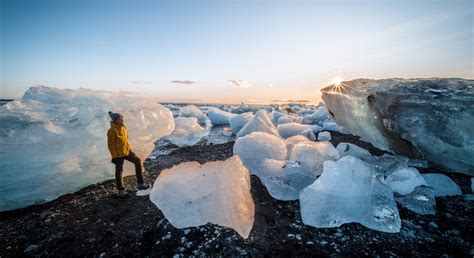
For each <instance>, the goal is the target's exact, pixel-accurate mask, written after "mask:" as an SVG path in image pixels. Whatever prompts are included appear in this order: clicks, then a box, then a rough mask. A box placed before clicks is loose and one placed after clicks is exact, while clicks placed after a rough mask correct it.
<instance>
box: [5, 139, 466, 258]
mask: <svg viewBox="0 0 474 258" xmlns="http://www.w3.org/2000/svg"><path fill="white" fill-rule="evenodd" d="M332 135H333V139H332V140H331V142H332V143H333V144H334V145H337V144H338V143H339V142H351V143H355V144H357V145H359V146H361V147H363V148H365V149H367V150H369V151H370V152H371V153H372V154H374V155H381V154H383V152H382V151H380V150H378V149H376V148H374V147H373V146H372V145H370V144H368V143H365V142H362V141H359V140H358V139H357V138H356V137H354V136H349V135H343V134H337V133H333V134H332ZM232 147H233V142H230V143H225V144H218V145H197V146H192V147H186V148H181V149H178V150H175V151H173V152H172V153H171V154H169V155H166V156H158V157H157V158H156V159H153V160H147V161H146V162H145V167H146V169H147V171H148V172H149V173H148V175H147V176H148V178H149V180H150V182H153V181H154V179H155V178H156V177H157V176H158V175H159V173H160V171H161V170H163V169H165V168H169V167H172V166H174V165H177V164H179V163H181V162H185V161H198V162H200V163H205V162H208V161H215V160H225V159H227V158H229V157H231V156H232ZM420 172H422V173H428V172H435V173H438V172H440V171H436V170H434V169H432V168H426V169H421V170H420ZM445 174H448V175H449V176H450V177H451V179H453V180H454V181H455V182H456V183H457V184H459V186H460V187H461V189H462V191H463V194H469V193H471V188H470V184H471V182H470V177H469V176H466V175H462V174H457V173H445ZM125 182H126V186H127V187H128V189H134V187H135V180H134V177H127V178H126V179H125ZM251 183H252V190H251V193H252V196H253V199H254V202H255V223H254V227H253V229H252V231H251V233H250V236H249V238H248V239H245V240H244V239H242V238H241V237H240V236H239V235H238V234H237V233H236V232H234V231H233V230H231V229H228V228H223V227H220V226H217V225H212V224H207V225H204V226H201V227H196V228H189V229H181V230H180V229H176V228H174V227H173V226H171V225H170V224H169V222H168V221H167V220H166V218H164V216H163V214H162V213H161V211H160V210H159V209H158V208H157V207H156V206H155V205H153V204H152V203H151V202H150V200H149V199H148V197H137V196H135V194H134V193H135V192H134V191H132V194H131V196H130V197H129V198H127V199H119V198H117V197H116V196H115V186H114V182H113V180H108V181H106V182H103V183H100V184H96V185H91V186H88V187H85V188H83V189H81V190H79V191H78V192H75V193H72V194H67V195H64V196H62V197H60V198H58V199H56V200H54V201H52V202H48V203H44V204H39V205H34V206H30V207H27V208H23V209H18V210H13V211H7V212H2V213H0V237H1V239H2V240H3V241H0V250H2V251H1V253H0V257H18V256H40V257H47V256H61V257H63V256H94V257H110V256H126V257H129V256H141V257H142V256H158V255H160V256H161V255H164V256H175V255H182V256H189V255H203V254H204V255H222V256H245V255H248V256H263V255H272V256H273V255H274V256H450V257H472V256H473V255H474V245H473V235H474V234H473V232H474V230H473V218H474V216H473V211H472V201H470V200H467V199H466V198H464V196H463V195H461V196H451V197H441V198H436V202H437V207H436V208H437V213H436V215H417V214H414V213H412V212H410V211H409V210H407V209H404V208H402V207H400V206H399V211H400V215H401V218H402V230H401V232H400V233H397V234H390V233H383V232H378V231H374V230H370V229H367V228H365V227H363V226H361V225H359V224H356V223H351V224H345V225H343V226H341V227H339V228H328V229H317V228H313V227H310V226H307V225H304V224H303V223H302V222H301V216H300V209H299V202H298V201H279V200H275V199H273V198H272V197H271V196H270V195H269V194H268V192H267V191H266V189H265V187H264V186H263V185H262V184H261V183H260V181H259V180H258V178H256V177H255V176H252V177H251Z"/></svg>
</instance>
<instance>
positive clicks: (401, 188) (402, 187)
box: [385, 166, 427, 195]
mask: <svg viewBox="0 0 474 258" xmlns="http://www.w3.org/2000/svg"><path fill="white" fill-rule="evenodd" d="M385 183H386V184H387V185H388V186H390V187H391V188H392V191H393V192H394V193H398V194H401V195H406V194H409V193H411V192H413V190H415V188H416V187H417V186H420V185H427V184H426V181H425V179H424V178H423V176H422V175H421V174H420V173H419V172H418V170H417V169H416V168H411V167H403V166H401V167H399V168H397V169H396V170H395V171H393V172H392V173H391V174H390V175H388V176H387V177H386V178H385Z"/></svg>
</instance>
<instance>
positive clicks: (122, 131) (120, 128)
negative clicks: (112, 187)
mask: <svg viewBox="0 0 474 258" xmlns="http://www.w3.org/2000/svg"><path fill="white" fill-rule="evenodd" d="M109 116H110V118H111V120H112V121H111V122H110V129H109V130H108V131H107V143H108V147H109V151H110V155H112V163H114V164H115V182H116V186H117V189H118V195H119V196H120V197H126V196H127V195H128V193H127V192H126V191H125V187H124V185H123V178H122V172H123V163H124V161H125V160H127V161H130V162H132V163H133V164H134V165H135V174H136V177H137V188H138V190H144V189H147V188H148V185H147V184H146V183H145V181H144V180H143V172H142V161H141V160H140V158H139V157H137V155H135V153H133V151H132V149H131V147H130V144H129V143H128V134H127V128H126V127H125V125H124V123H123V118H124V117H123V116H122V115H121V114H119V113H113V112H111V111H109Z"/></svg>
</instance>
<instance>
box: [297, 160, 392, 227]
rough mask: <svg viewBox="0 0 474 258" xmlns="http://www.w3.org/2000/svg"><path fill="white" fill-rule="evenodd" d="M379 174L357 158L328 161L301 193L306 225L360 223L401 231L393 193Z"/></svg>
mask: <svg viewBox="0 0 474 258" xmlns="http://www.w3.org/2000/svg"><path fill="white" fill-rule="evenodd" d="M377 174H378V173H377V172H375V171H374V169H373V168H372V167H371V165H369V164H367V163H365V162H364V161H362V160H360V159H358V158H355V157H351V156H345V157H343V158H341V159H340V160H338V161H336V162H334V161H326V162H325V163H324V172H323V174H322V175H321V176H320V177H319V178H318V179H317V180H316V181H315V182H314V183H313V184H311V185H310V186H308V187H306V188H304V189H303V190H302V191H301V192H300V205H301V217H302V219H303V223H305V224H307V225H311V226H314V227H320V228H328V227H338V226H340V225H342V224H344V223H350V222H358V223H361V224H362V225H364V226H366V227H368V228H371V229H374V230H378V231H382V232H388V233H396V232H399V231H400V225H401V221H400V216H399V213H398V209H397V206H396V204H395V200H394V198H393V194H392V190H391V189H390V187H389V186H387V185H385V184H384V183H382V182H381V181H380V180H379V179H378V178H377Z"/></svg>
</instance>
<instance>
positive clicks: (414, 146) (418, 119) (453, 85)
mask: <svg viewBox="0 0 474 258" xmlns="http://www.w3.org/2000/svg"><path fill="white" fill-rule="evenodd" d="M321 91H322V99H323V100H324V102H325V104H326V107H327V109H328V112H329V113H330V114H331V117H332V118H333V119H335V120H336V121H337V123H338V124H340V125H342V126H344V128H346V129H347V130H349V131H350V132H351V133H352V134H355V135H358V136H361V137H362V139H363V140H365V141H368V142H370V143H372V144H373V145H374V146H375V147H377V148H379V149H382V150H386V151H390V152H392V153H397V154H402V155H405V156H407V157H409V158H422V159H426V160H428V161H430V162H431V163H432V164H434V165H436V166H438V167H440V168H443V169H447V170H449V171H453V172H461V173H465V174H469V175H474V159H473V158H472V157H473V156H474V124H473V121H474V80H465V79H409V80H405V79H384V80H369V79H357V80H353V81H348V82H343V83H342V84H341V85H332V86H329V87H326V88H324V89H322V90H321Z"/></svg>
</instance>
